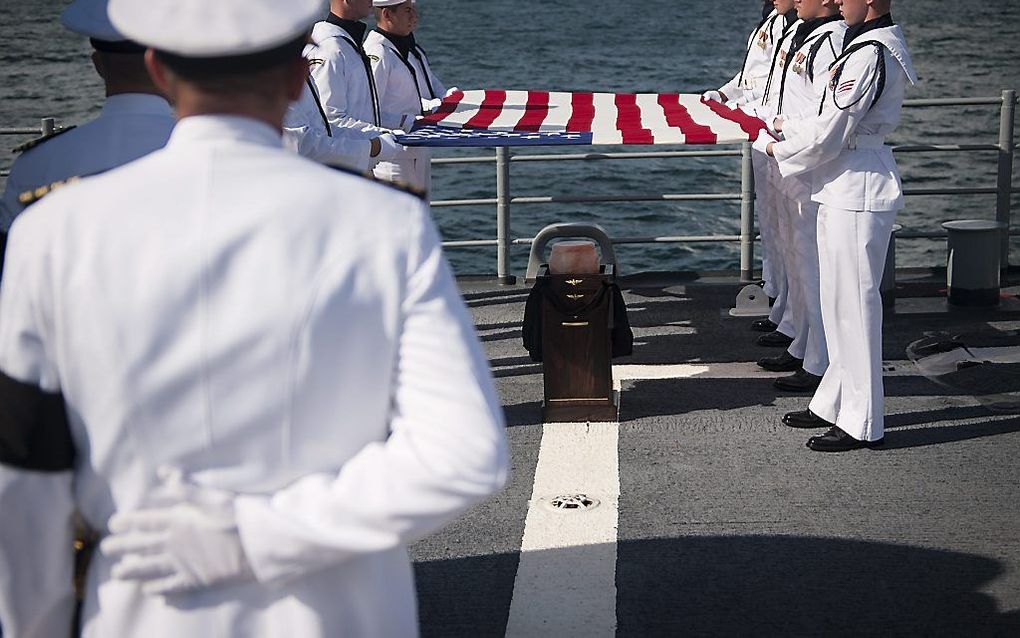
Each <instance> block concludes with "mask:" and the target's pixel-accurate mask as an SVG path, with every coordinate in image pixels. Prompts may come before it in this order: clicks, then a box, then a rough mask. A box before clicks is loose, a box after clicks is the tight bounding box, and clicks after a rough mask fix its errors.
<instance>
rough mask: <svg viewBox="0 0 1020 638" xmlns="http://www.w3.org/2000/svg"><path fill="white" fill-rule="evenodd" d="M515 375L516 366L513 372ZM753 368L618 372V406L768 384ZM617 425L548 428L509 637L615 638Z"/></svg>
mask: <svg viewBox="0 0 1020 638" xmlns="http://www.w3.org/2000/svg"><path fill="white" fill-rule="evenodd" d="M511 367H513V366H511ZM883 369H884V376H916V375H917V374H918V373H917V370H916V367H915V366H914V364H913V363H911V362H909V361H891V362H885V363H884V364H883ZM783 374H785V373H772V372H767V371H765V370H762V369H761V368H759V367H758V366H757V365H756V364H755V363H752V362H740V363H706V364H691V363H683V364H675V365H617V366H613V384H614V390H615V395H616V400H617V405H620V403H621V401H622V400H623V392H622V387H623V382H624V381H634V380H649V379H691V378H705V379H754V378H760V379H769V378H774V377H777V376H782V375H783ZM619 428H620V425H619V423H615V422H614V423H546V424H545V425H544V426H543V428H542V443H541V444H540V447H539V452H538V465H537V466H536V468H535V484H534V487H533V488H532V493H531V501H530V502H529V505H528V514H527V518H526V519H525V523H524V538H523V540H522V542H521V559H520V563H519V564H518V566H517V575H516V577H515V579H514V592H513V597H512V599H511V602H510V614H509V619H508V620H507V628H506V635H507V636H508V637H509V638H531V637H532V636H555V638H572V637H574V636H576V637H578V638H598V637H601V636H607V637H608V636H612V637H615V635H616V547H617V529H618V524H619V499H620V467H619ZM575 493H583V494H586V495H588V496H590V497H594V498H597V499H599V501H600V504H599V506H598V507H597V508H595V509H594V510H592V511H590V512H587V513H561V512H555V511H553V510H551V509H548V508H547V507H546V506H545V504H544V503H545V501H546V500H548V499H550V498H552V497H555V496H560V495H565V494H575Z"/></svg>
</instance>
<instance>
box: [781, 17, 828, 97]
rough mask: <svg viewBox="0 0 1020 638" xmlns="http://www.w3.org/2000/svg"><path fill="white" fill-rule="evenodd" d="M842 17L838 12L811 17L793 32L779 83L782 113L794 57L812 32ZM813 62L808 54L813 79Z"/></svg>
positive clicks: (808, 63)
mask: <svg viewBox="0 0 1020 638" xmlns="http://www.w3.org/2000/svg"><path fill="white" fill-rule="evenodd" d="M841 19H842V16H841V15H839V14H838V13H837V14H836V15H833V16H825V17H821V18H811V19H810V20H805V21H804V22H802V23H801V25H800V26H799V27H797V31H796V33H794V34H793V40H791V41H790V52H789V54H788V57H787V64H786V66H785V67H784V68H783V79H782V81H781V82H780V83H779V107H778V108H779V112H780V113H782V112H783V98H784V96H785V94H786V75H787V73H789V71H790V67H791V66H793V65H792V64H791V61H792V60H793V59H795V56H796V54H797V52H798V51H800V50H801V48H803V47H804V44H805V43H806V42H807V39H808V38H809V37H810V36H811V34H812V33H814V32H815V31H816V30H818V28H819V27H821V26H822V25H824V24H828V23H830V22H835V21H836V20H841ZM812 63H813V62H812V56H808V58H807V65H808V68H809V73H808V77H811V78H812V79H813V78H814V73H811V72H810V66H811V64H812Z"/></svg>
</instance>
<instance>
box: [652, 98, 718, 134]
mask: <svg viewBox="0 0 1020 638" xmlns="http://www.w3.org/2000/svg"><path fill="white" fill-rule="evenodd" d="M659 106H661V107H662V111H663V113H665V114H666V123H667V124H669V125H670V126H675V127H676V128H678V129H680V131H681V132H683V134H684V142H685V143H687V144H715V143H716V140H717V139H718V136H716V134H715V133H714V132H713V131H712V129H711V128H710V127H708V126H705V125H704V124H698V123H697V122H695V121H694V118H692V117H691V114H690V112H689V111H688V110H687V107H685V106H684V105H683V104H681V103H680V94H678V93H662V94H660V95H659Z"/></svg>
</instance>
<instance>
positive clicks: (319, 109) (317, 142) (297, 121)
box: [283, 77, 402, 173]
mask: <svg viewBox="0 0 1020 638" xmlns="http://www.w3.org/2000/svg"><path fill="white" fill-rule="evenodd" d="M305 85H306V86H305V90H303V91H302V92H301V97H299V98H298V99H297V100H296V101H295V102H293V103H291V105H290V107H289V108H288V109H287V112H286V113H285V114H284V116H283V142H284V146H285V147H286V148H289V149H291V150H292V151H294V152H295V153H298V154H299V155H301V156H303V157H307V158H308V159H311V160H315V161H316V162H321V163H323V164H326V165H329V166H337V167H346V168H350V169H352V170H355V171H358V172H359V173H366V172H368V171H369V170H370V169H371V166H372V164H373V163H374V162H375V161H377V159H376V158H378V157H380V156H382V157H392V156H394V155H395V154H396V153H397V152H398V151H399V150H401V149H402V147H401V146H400V145H398V144H397V143H396V141H395V140H394V139H393V135H391V134H390V133H382V134H381V135H376V136H374V137H373V136H372V135H366V134H365V133H363V132H362V131H359V130H356V129H354V128H349V127H345V128H341V127H337V126H335V125H334V124H333V123H332V122H330V121H329V119H328V118H327V117H326V110H325V108H323V105H322V102H321V100H320V99H319V94H318V89H317V88H316V86H315V83H314V82H312V79H311V78H310V77H309V78H308V80H307V81H306V82H305Z"/></svg>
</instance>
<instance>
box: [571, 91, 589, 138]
mask: <svg viewBox="0 0 1020 638" xmlns="http://www.w3.org/2000/svg"><path fill="white" fill-rule="evenodd" d="M570 107H571V112H570V120H569V121H568V122H567V132H568V133H591V123H592V122H594V121H595V94H594V93H574V94H573V96H572V97H571V98H570Z"/></svg>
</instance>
